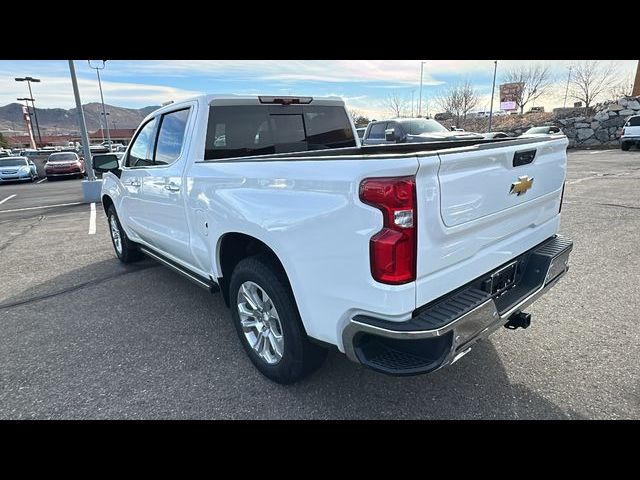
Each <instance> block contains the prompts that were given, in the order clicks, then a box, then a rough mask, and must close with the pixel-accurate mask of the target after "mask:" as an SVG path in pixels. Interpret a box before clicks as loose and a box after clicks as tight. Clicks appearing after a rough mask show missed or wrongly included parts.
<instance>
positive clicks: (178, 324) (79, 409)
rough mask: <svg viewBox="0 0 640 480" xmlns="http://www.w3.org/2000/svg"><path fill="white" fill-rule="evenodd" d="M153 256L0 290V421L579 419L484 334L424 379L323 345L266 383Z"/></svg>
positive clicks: (194, 292) (197, 296) (205, 301)
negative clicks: (530, 384) (320, 355)
mask: <svg viewBox="0 0 640 480" xmlns="http://www.w3.org/2000/svg"><path fill="white" fill-rule="evenodd" d="M155 266H157V264H156V263H155V262H153V261H151V260H143V261H142V262H139V263H137V264H134V265H130V266H124V265H121V264H120V263H119V262H118V261H117V260H116V259H108V260H103V261H99V262H96V263H93V264H90V265H87V266H85V267H83V268H81V269H77V270H74V271H71V272H68V273H65V274H63V275H60V276H57V277H55V278H52V279H50V280H48V281H46V282H43V283H42V284H40V285H37V286H34V287H32V288H29V289H27V290H25V291H23V292H21V293H20V294H19V295H17V296H14V297H11V298H8V299H6V300H3V301H2V302H1V303H2V304H3V305H8V304H14V305H13V306H10V307H5V308H0V329H1V330H2V331H3V335H2V336H0V371H1V372H3V375H2V376H0V418H195V419H197V418H246V419H253V418H271V419H280V418H283V419H285V418H288V419H300V418H317V419H365V418H366V419H395V418H399V419H413V418H416V419H417V418H424V419H430V418H433V419H436V418H438V419H439V418H452V419H455V418H459V419H480V418H482V419H491V418H506V419H519V418H545V419H560V418H579V415H578V414H576V413H575V412H573V411H564V410H562V409H561V408H559V407H558V406H556V405H554V404H553V403H552V402H550V401H549V400H547V399H545V398H543V397H542V396H540V395H539V394H537V393H536V392H533V391H531V389H529V388H527V387H525V386H522V385H518V384H512V382H511V381H510V379H509V376H508V374H507V372H506V370H505V367H504V366H503V364H502V360H501V359H500V357H499V356H498V354H497V352H496V350H495V348H494V346H493V344H492V343H491V342H490V341H485V342H482V343H480V344H478V345H477V346H476V347H475V348H474V349H473V350H472V352H471V353H469V354H468V355H467V356H465V357H464V358H462V359H461V360H460V361H459V362H458V363H456V364H454V365H452V366H450V367H447V368H445V369H442V370H440V371H437V372H434V373H432V374H429V375H422V376H417V377H404V378H399V377H389V376H385V375H381V374H378V373H375V372H373V371H370V370H368V369H366V368H364V367H362V366H360V365H357V364H355V363H352V362H351V361H349V360H348V359H347V358H346V357H345V356H343V355H342V354H340V353H338V352H335V351H334V352H331V353H330V354H329V356H328V358H327V361H326V363H325V364H324V365H323V366H322V368H321V369H320V370H319V371H318V372H316V373H315V374H314V375H312V376H311V377H309V378H307V379H306V380H304V381H302V382H299V383H297V384H294V385H288V386H282V385H278V384H275V383H273V382H271V381H270V380H268V379H266V378H265V377H263V376H262V375H261V374H260V373H259V372H258V371H257V370H256V369H255V368H254V367H253V365H252V364H251V362H250V360H249V359H248V357H247V356H246V354H245V352H244V350H243V349H242V346H241V345H240V341H239V339H238V337H237V334H236V331H235V329H234V328H233V325H232V324H231V320H230V317H229V313H228V310H227V308H226V307H225V305H224V302H223V300H222V297H221V295H210V294H208V293H207V292H206V291H204V290H202V289H200V288H199V287H197V286H195V285H193V284H191V283H190V282H188V281H186V280H185V279H184V278H183V277H181V276H180V275H178V274H176V273H174V272H172V271H170V270H168V269H166V268H151V267H155ZM33 297H38V298H39V299H37V300H35V301H33V300H32V301H26V302H25V301H24V300H25V299H28V298H33ZM20 302H23V303H20Z"/></svg>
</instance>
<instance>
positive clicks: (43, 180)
mask: <svg viewBox="0 0 640 480" xmlns="http://www.w3.org/2000/svg"><path fill="white" fill-rule="evenodd" d="M46 180H47V177H44V178H43V179H42V180H38V181H37V182H36V183H42V182H45V181H46Z"/></svg>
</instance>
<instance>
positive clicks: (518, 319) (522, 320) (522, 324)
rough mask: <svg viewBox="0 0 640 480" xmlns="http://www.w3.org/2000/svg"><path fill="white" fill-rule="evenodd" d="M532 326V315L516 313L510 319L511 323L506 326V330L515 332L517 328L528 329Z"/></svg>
mask: <svg viewBox="0 0 640 480" xmlns="http://www.w3.org/2000/svg"><path fill="white" fill-rule="evenodd" d="M529 325H531V314H530V313H525V312H516V313H514V314H513V315H511V316H510V317H509V321H508V322H507V323H505V324H504V328H508V329H509V330H515V329H516V328H528V327H529Z"/></svg>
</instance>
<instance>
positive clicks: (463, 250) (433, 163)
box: [416, 137, 568, 305]
mask: <svg viewBox="0 0 640 480" xmlns="http://www.w3.org/2000/svg"><path fill="white" fill-rule="evenodd" d="M507 143H508V144H504V146H501V145H495V144H486V145H476V146H473V147H464V148H456V149H452V150H450V151H444V152H442V153H440V154H436V153H433V154H429V155H424V156H419V157H418V159H419V162H420V168H419V171H418V175H417V178H416V182H417V186H416V188H417V190H418V191H417V193H418V198H419V199H420V203H419V204H418V264H417V267H418V268H417V277H418V278H417V292H416V294H417V297H416V301H417V304H418V305H422V304H424V303H426V302H428V301H431V300H433V299H435V298H437V297H438V296H440V295H443V294H445V293H447V292H448V291H451V290H452V289H454V288H457V287H459V286H462V285H463V284H465V283H466V282H469V281H471V280H473V279H474V278H476V277H478V276H480V275H482V274H484V273H486V272H488V271H489V270H491V269H493V268H496V267H498V266H500V265H502V264H503V263H505V262H507V261H508V260H510V259H511V258H513V257H515V256H517V255H519V254H520V253H523V252H525V251H526V250H528V249H529V248H532V247H534V246H535V245H537V244H538V243H540V242H542V241H544V240H545V239H547V238H549V237H550V236H552V235H553V234H555V233H556V232H557V229H558V225H559V206H560V197H561V193H562V188H563V185H564V180H565V176H566V147H567V143H568V142H567V139H566V137H555V138H552V137H547V138H543V139H540V140H538V139H531V141H529V142H525V143H521V142H518V143H516V142H507Z"/></svg>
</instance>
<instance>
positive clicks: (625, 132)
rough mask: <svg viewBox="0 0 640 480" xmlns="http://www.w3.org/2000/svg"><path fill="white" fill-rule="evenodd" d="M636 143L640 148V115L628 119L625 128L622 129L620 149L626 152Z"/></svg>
mask: <svg viewBox="0 0 640 480" xmlns="http://www.w3.org/2000/svg"><path fill="white" fill-rule="evenodd" d="M634 143H635V144H636V146H640V115H634V116H632V117H629V118H628V119H627V123H625V124H624V128H623V129H622V136H621V137H620V147H621V148H622V150H624V151H625V152H626V151H627V150H629V148H630V147H631V145H633V144H634Z"/></svg>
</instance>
